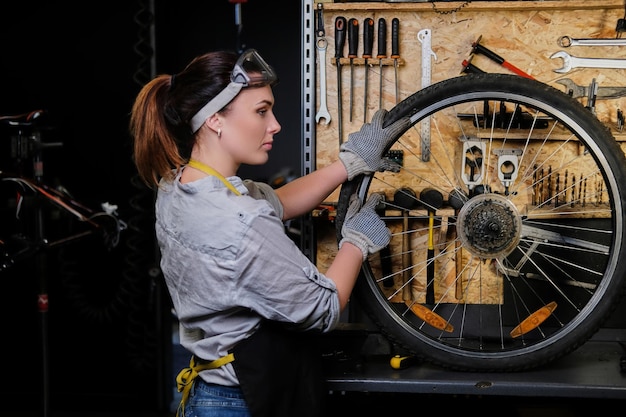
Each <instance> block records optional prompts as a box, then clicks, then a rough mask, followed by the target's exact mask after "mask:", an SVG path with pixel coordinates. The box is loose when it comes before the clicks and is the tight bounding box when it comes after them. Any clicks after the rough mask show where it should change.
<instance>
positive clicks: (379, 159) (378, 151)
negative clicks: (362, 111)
mask: <svg viewBox="0 0 626 417" xmlns="http://www.w3.org/2000/svg"><path fill="white" fill-rule="evenodd" d="M386 115H387V110H385V109H380V110H378V111H376V113H374V117H372V122H371V123H365V124H364V125H363V126H362V127H361V130H359V131H358V132H354V133H350V135H348V141H347V142H345V143H343V144H342V145H341V148H340V152H339V159H341V162H343V164H344V165H345V166H346V171H348V180H351V179H353V178H354V177H356V176H357V175H359V174H366V173H367V174H369V173H372V172H376V171H393V172H398V171H399V170H400V166H399V165H398V164H397V163H395V162H393V161H391V160H390V159H388V158H385V157H384V153H385V150H386V149H388V148H389V147H390V146H391V143H392V142H393V141H394V140H395V139H396V138H397V137H398V135H399V134H400V133H402V132H403V131H405V130H406V129H408V128H409V126H410V123H411V121H410V119H409V118H408V117H403V118H401V119H399V120H396V121H395V122H394V123H392V124H391V125H389V126H387V127H386V128H384V129H383V120H385V116H386Z"/></svg>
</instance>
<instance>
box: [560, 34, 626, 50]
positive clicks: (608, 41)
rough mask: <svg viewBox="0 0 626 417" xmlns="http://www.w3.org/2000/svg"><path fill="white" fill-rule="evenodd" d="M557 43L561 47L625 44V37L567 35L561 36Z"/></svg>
mask: <svg viewBox="0 0 626 417" xmlns="http://www.w3.org/2000/svg"><path fill="white" fill-rule="evenodd" d="M557 43H558V44H559V46H561V47H563V48H569V47H570V46H626V39H620V38H583V39H575V38H571V37H569V36H561V37H560V38H559V39H558V41H557Z"/></svg>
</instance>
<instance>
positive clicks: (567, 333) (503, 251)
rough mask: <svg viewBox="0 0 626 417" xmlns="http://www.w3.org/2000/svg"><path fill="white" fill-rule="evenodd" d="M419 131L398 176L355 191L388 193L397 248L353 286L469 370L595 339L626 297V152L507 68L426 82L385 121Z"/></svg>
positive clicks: (366, 303)
mask: <svg viewBox="0 0 626 417" xmlns="http://www.w3.org/2000/svg"><path fill="white" fill-rule="evenodd" d="M404 116H409V117H410V119H411V127H410V128H409V129H408V130H406V131H405V132H403V133H402V134H401V135H400V136H399V137H398V138H397V139H396V141H395V142H394V143H393V145H392V146H391V148H390V149H389V154H388V155H389V156H390V157H391V158H392V159H395V160H396V162H397V163H398V164H400V165H401V169H400V171H399V172H397V173H392V172H383V173H380V172H378V173H375V174H372V175H365V176H361V177H359V178H356V179H354V180H352V181H349V182H346V183H345V184H344V185H342V187H341V190H340V194H339V201H338V207H337V217H336V230H337V238H338V239H339V238H340V234H341V226H342V224H343V221H344V219H345V214H346V210H347V207H348V203H349V199H350V196H351V195H352V194H355V193H356V194H357V195H358V197H359V198H360V199H361V200H362V201H364V200H365V199H366V198H367V196H368V195H369V194H371V193H382V194H384V197H385V201H384V208H381V217H382V218H383V219H384V220H385V221H386V223H387V224H388V226H389V228H390V229H391V231H392V239H391V243H390V245H389V247H388V248H386V249H385V250H383V251H381V252H380V253H378V254H374V255H371V256H369V257H368V259H367V261H366V262H365V263H364V264H363V268H362V274H361V277H360V278H359V280H358V281H357V284H356V287H355V290H354V296H355V298H356V299H357V300H358V302H359V304H358V305H359V306H360V307H361V308H362V309H363V310H365V311H366V312H367V313H368V314H369V316H370V317H371V318H372V320H373V321H374V322H375V323H376V324H377V325H378V326H379V327H380V330H381V332H382V333H383V334H385V335H386V336H387V337H388V338H389V339H390V340H392V341H393V342H394V343H396V344H397V345H399V346H401V347H403V348H404V349H406V350H408V351H409V352H411V353H412V354H413V355H415V356H417V357H418V358H421V359H422V360H425V361H428V362H431V363H434V364H437V365H440V366H443V367H445V368H451V369H456V370H463V371H518V370H524V369H530V368H533V367H537V366H539V365H543V364H546V363H548V362H550V361H553V360H555V359H557V358H559V357H562V356H564V355H565V354H567V353H569V352H571V351H573V350H574V349H576V348H577V347H579V346H580V345H581V344H582V343H584V342H585V341H587V340H588V339H589V338H590V337H591V336H592V335H593V333H595V332H596V331H597V330H598V329H599V328H600V326H601V325H602V323H603V322H604V321H605V320H606V319H607V318H608V317H609V316H610V314H611V312H612V311H613V310H614V309H615V307H616V306H617V304H618V302H619V300H620V298H621V296H622V294H623V293H624V279H623V277H624V273H625V266H624V262H621V261H620V260H621V259H623V258H624V255H625V254H624V252H625V248H624V243H623V241H624V214H625V213H624V203H625V196H624V194H625V191H624V187H623V184H625V183H626V173H625V169H626V158H625V157H624V153H623V151H622V150H621V148H620V146H619V145H618V143H617V142H616V140H615V139H614V138H613V136H612V135H611V133H610V132H609V130H608V129H607V127H606V126H605V125H603V124H602V123H601V122H600V121H599V120H598V119H597V117H595V116H594V115H593V113H592V112H591V111H590V110H589V109H587V108H585V107H584V106H583V105H581V104H580V103H579V102H578V101H576V100H574V99H573V98H571V97H569V96H568V95H566V94H564V93H562V92H560V91H558V90H556V89H555V88H552V87H550V86H548V85H546V84H543V83H541V82H538V81H535V80H531V79H526V78H522V77H518V76H514V75H507V74H470V75H466V76H461V77H457V78H453V79H448V80H445V81H442V82H439V83H436V84H432V85H431V86H429V87H427V88H425V89H422V90H420V91H418V92H416V93H415V94H413V95H412V96H410V97H408V98H407V99H405V100H404V101H402V102H400V103H399V104H398V105H397V106H396V107H394V108H393V109H392V110H390V112H389V113H388V115H387V118H386V120H385V123H386V124H388V123H391V122H393V121H394V120H397V119H398V118H400V117H404Z"/></svg>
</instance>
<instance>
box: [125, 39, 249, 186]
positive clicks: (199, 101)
mask: <svg viewBox="0 0 626 417" xmlns="http://www.w3.org/2000/svg"><path fill="white" fill-rule="evenodd" d="M236 61H237V55H236V54H234V53H231V52H225V51H219V52H209V53H206V54H204V55H200V56H198V57H196V58H194V59H193V60H192V61H191V62H190V63H189V64H188V65H187V66H186V67H185V69H184V70H182V71H181V72H180V73H178V74H175V75H171V76H170V75H166V74H162V75H158V76H156V77H155V78H154V79H152V80H151V81H150V82H148V83H147V84H146V85H145V86H144V87H143V88H142V89H141V91H140V92H139V94H138V95H137V97H136V99H135V102H134V104H133V107H132V111H131V117H130V132H131V135H132V136H133V139H134V155H133V157H134V162H135V166H136V167H137V170H138V172H139V176H140V177H141V179H142V180H143V181H144V182H145V183H146V184H147V185H148V186H151V187H153V186H157V185H158V183H159V179H160V178H165V179H166V180H171V179H173V177H174V175H175V172H177V171H178V170H179V169H180V168H181V166H182V165H184V164H185V163H186V162H187V160H188V159H189V155H190V154H191V149H192V147H193V144H194V141H195V135H194V134H193V132H192V131H191V127H190V126H189V121H190V120H191V118H192V117H193V116H194V115H195V114H196V113H197V112H198V110H200V109H201V108H202V107H203V106H204V105H205V104H206V103H208V102H209V101H210V100H211V99H213V98H214V97H215V96H216V95H217V94H218V93H219V92H220V91H222V90H223V89H224V88H225V87H226V86H227V85H228V83H229V82H230V73H231V71H232V69H233V67H234V65H235V62H236Z"/></svg>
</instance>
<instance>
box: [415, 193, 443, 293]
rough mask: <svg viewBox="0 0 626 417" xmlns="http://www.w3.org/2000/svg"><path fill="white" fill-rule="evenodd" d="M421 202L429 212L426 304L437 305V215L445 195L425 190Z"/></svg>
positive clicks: (421, 195) (421, 194)
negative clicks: (435, 236)
mask: <svg viewBox="0 0 626 417" xmlns="http://www.w3.org/2000/svg"><path fill="white" fill-rule="evenodd" d="M420 201H421V202H422V204H424V206H426V211H428V256H427V260H426V304H430V305H433V304H435V243H434V229H435V213H436V211H437V209H439V208H441V206H442V205H443V194H441V192H439V191H437V190H435V189H434V188H424V189H423V190H422V191H421V192H420Z"/></svg>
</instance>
